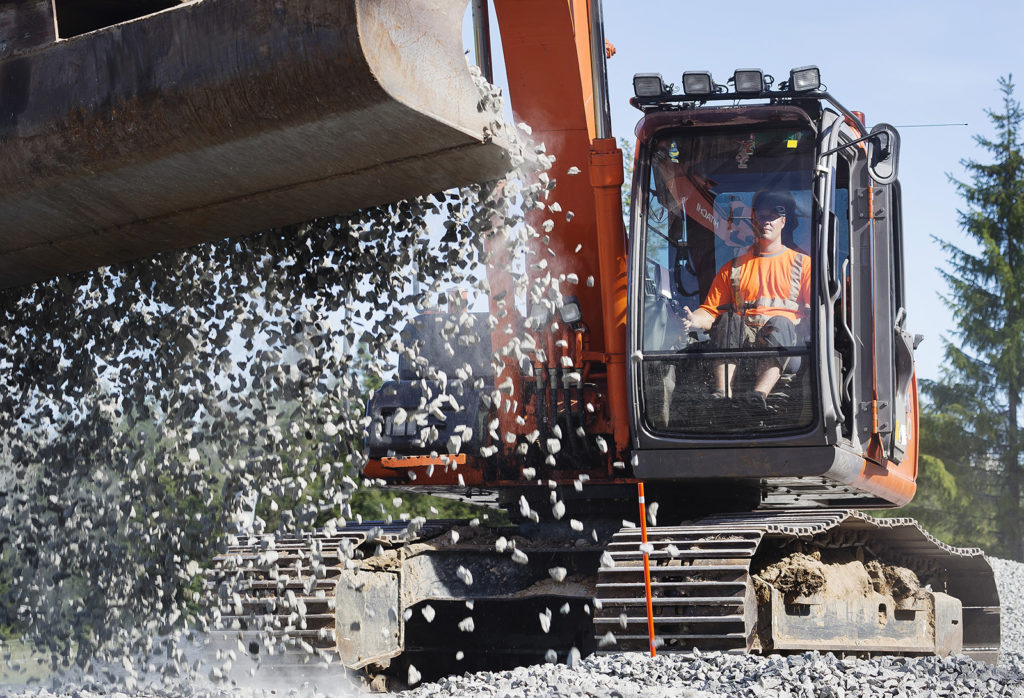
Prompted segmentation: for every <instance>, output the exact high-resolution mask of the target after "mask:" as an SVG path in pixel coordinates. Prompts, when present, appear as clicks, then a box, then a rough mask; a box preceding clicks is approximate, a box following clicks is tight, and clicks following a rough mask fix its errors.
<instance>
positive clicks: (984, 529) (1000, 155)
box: [921, 77, 1024, 560]
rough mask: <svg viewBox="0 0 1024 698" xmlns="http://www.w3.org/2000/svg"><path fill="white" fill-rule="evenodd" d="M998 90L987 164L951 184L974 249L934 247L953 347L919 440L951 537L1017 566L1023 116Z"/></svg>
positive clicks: (1023, 364) (1023, 328)
mask: <svg viewBox="0 0 1024 698" xmlns="http://www.w3.org/2000/svg"><path fill="white" fill-rule="evenodd" d="M999 85H1000V88H1001V91H1002V94H1003V105H1002V110H1001V111H999V112H994V111H987V114H988V116H989V118H990V119H991V120H992V122H993V125H994V126H995V132H996V137H995V139H988V138H985V137H982V136H976V137H975V141H976V142H977V143H978V145H980V146H981V147H982V148H984V149H985V150H987V151H988V152H989V153H990V154H991V155H992V162H991V163H981V162H976V161H973V160H965V161H963V162H962V165H963V166H964V168H965V169H966V171H967V172H968V174H969V176H970V179H969V181H959V180H956V179H953V178H951V179H952V181H953V182H954V183H955V184H956V186H957V189H958V191H959V192H960V195H961V196H962V197H963V198H964V202H965V204H966V207H965V208H964V209H963V210H961V211H960V212H959V224H960V227H961V229H962V230H963V231H964V233H965V234H966V235H967V236H968V237H970V238H971V239H972V240H973V242H974V243H975V246H974V247H972V248H964V247H960V246H958V245H955V244H954V243H952V242H949V241H947V240H941V239H940V240H938V242H939V244H940V245H941V246H942V249H943V250H944V251H945V252H946V254H947V256H948V263H949V269H947V270H942V273H943V276H944V278H945V280H946V283H947V284H948V286H949V293H948V294H947V295H945V296H943V299H944V300H945V301H946V302H947V303H948V305H949V307H950V308H951V310H952V311H953V313H954V314H955V318H956V323H957V329H956V331H955V336H956V338H957V339H958V340H959V343H958V344H955V343H953V342H950V341H946V359H947V363H946V368H945V369H944V371H943V376H942V379H941V380H940V381H938V382H934V383H933V382H925V383H923V388H924V393H925V395H926V397H927V398H928V400H929V401H930V408H929V409H927V410H925V415H924V420H923V423H922V429H921V432H922V435H923V439H924V440H923V442H922V450H923V452H925V453H929V454H932V455H934V456H937V457H938V458H941V459H942V461H944V462H945V464H946V469H945V471H946V473H947V475H950V476H951V477H952V478H953V480H954V484H955V483H961V486H960V487H959V488H955V489H954V490H953V491H955V492H957V495H956V496H952V497H951V498H950V499H949V500H948V501H945V502H944V503H945V505H946V506H949V507H951V510H950V511H947V512H946V514H947V517H948V518H950V519H954V518H960V519H962V520H961V521H958V522H956V523H955V525H954V524H953V523H951V524H950V532H951V534H954V535H955V537H957V538H958V540H959V538H961V537H964V536H969V537H972V538H973V539H974V540H975V541H977V542H981V541H985V540H989V545H990V550H992V551H993V552H996V553H997V554H1001V555H1006V556H1010V557H1013V558H1015V559H1018V560H1020V559H1024V549H1022V547H1021V546H1022V542H1021V533H1022V520H1021V519H1022V517H1021V505H1020V497H1021V486H1022V480H1024V470H1022V463H1021V435H1020V433H1021V427H1020V420H1019V414H1018V413H1019V408H1020V404H1021V399H1022V397H1024V148H1022V144H1021V125H1022V123H1024V111H1022V109H1021V106H1020V103H1019V102H1017V101H1016V100H1015V99H1014V98H1013V90H1014V85H1013V81H1012V77H1007V78H1002V79H1000V80H999ZM922 462H923V463H924V459H922ZM931 467H932V469H933V470H934V463H933V464H932V466H931ZM936 472H937V470H936ZM924 475H925V472H924V469H922V476H924ZM943 481H944V482H945V481H946V480H943ZM964 483H970V484H969V486H964ZM922 489H923V488H922ZM948 492H949V490H947V493H948ZM936 496H937V497H940V498H941V495H936Z"/></svg>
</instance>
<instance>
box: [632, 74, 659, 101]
mask: <svg viewBox="0 0 1024 698" xmlns="http://www.w3.org/2000/svg"><path fill="white" fill-rule="evenodd" d="M633 94H635V95H636V96H637V97H660V96H661V95H663V94H665V81H664V80H662V79H661V73H637V74H636V75H634V76H633Z"/></svg>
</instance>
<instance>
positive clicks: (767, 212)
mask: <svg viewBox="0 0 1024 698" xmlns="http://www.w3.org/2000/svg"><path fill="white" fill-rule="evenodd" d="M754 215H755V216H757V220H759V221H762V222H769V221H773V220H775V219H776V218H782V217H783V216H785V215H786V207H785V206H775V207H773V208H759V209H756V210H755V211H754Z"/></svg>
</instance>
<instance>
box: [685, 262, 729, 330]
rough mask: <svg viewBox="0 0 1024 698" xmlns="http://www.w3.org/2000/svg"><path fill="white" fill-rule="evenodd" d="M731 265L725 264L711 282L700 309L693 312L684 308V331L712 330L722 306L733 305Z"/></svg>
mask: <svg viewBox="0 0 1024 698" xmlns="http://www.w3.org/2000/svg"><path fill="white" fill-rule="evenodd" d="M731 266H732V265H731V264H725V265H723V266H722V268H721V269H719V270H718V274H716V275H715V280H714V281H712V282H711V288H710V289H708V294H707V295H706V296H705V297H704V302H703V303H702V304H701V306H700V307H699V308H697V309H696V310H693V311H691V310H690V308H689V307H684V308H683V329H684V330H685V331H687V332H688V331H690V330H691V329H696V330H705V331H706V330H710V329H711V325H712V324H714V322H715V318H717V317H718V314H719V312H720V310H718V309H720V308H721V306H722V305H723V304H726V303H732V302H733V301H732V286H730V284H729V275H730V268H731Z"/></svg>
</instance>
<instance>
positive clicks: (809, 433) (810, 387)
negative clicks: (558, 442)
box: [629, 74, 916, 508]
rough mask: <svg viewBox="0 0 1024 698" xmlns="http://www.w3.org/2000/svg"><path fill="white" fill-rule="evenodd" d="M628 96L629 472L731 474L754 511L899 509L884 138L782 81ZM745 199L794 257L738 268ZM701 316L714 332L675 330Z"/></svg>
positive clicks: (895, 266)
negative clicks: (773, 219) (632, 145)
mask: <svg viewBox="0 0 1024 698" xmlns="http://www.w3.org/2000/svg"><path fill="white" fill-rule="evenodd" d="M702 75H703V74H702ZM635 84H636V83H635ZM656 84H658V85H660V79H659V81H658V83H656ZM684 84H686V81H685V80H684ZM736 84H740V83H736ZM798 88H799V89H798ZM723 89H724V88H723ZM722 99H728V100H730V102H732V103H731V104H729V106H719V105H717V104H716V101H717V100H722ZM633 102H634V105H636V106H638V107H639V108H641V109H642V110H643V111H644V117H643V119H642V120H641V122H640V123H639V125H638V126H637V135H638V141H639V145H638V149H637V160H636V162H635V168H634V183H633V198H632V200H633V201H634V202H635V206H634V210H633V211H632V219H631V231H630V244H631V251H630V260H631V262H630V265H631V268H630V288H629V294H630V296H629V297H630V303H629V308H630V311H629V312H630V319H629V326H630V327H629V345H630V346H629V351H630V356H631V357H632V363H631V371H630V382H631V391H632V395H633V400H632V409H633V415H632V433H633V446H634V453H635V456H636V458H635V460H634V463H635V474H636V475H637V476H638V477H640V478H642V479H644V480H654V481H659V480H660V481H677V482H678V481H704V482H713V481H716V480H717V481H721V480H723V479H724V480H729V481H733V482H734V483H736V486H737V491H739V490H749V489H753V490H756V491H757V492H758V496H759V497H760V499H761V503H762V505H769V506H770V505H772V504H778V505H790V506H792V505H793V504H794V503H796V504H801V503H802V504H806V505H809V506H857V507H861V508H869V507H885V506H898V505H900V504H903V503H905V502H906V501H909V498H910V497H911V496H912V495H913V492H914V487H915V485H914V479H915V477H916V453H914V454H912V455H913V456H914V457H907V455H908V453H909V452H911V451H912V450H913V449H915V448H916V446H915V442H914V434H915V431H916V403H915V400H916V397H915V395H916V391H915V390H914V388H913V385H912V383H913V380H914V377H913V342H914V340H913V339H912V338H911V337H910V336H909V335H908V334H907V332H906V329H905V321H906V313H905V311H904V309H903V288H902V278H901V269H902V260H901V256H902V250H901V243H900V206H899V183H898V181H897V179H896V161H897V158H898V135H897V134H896V132H895V130H894V129H892V127H888V126H885V125H881V126H880V127H877V128H876V129H875V130H874V131H872V132H868V130H867V129H866V128H864V126H863V124H862V122H861V120H860V118H859V117H857V116H855V115H854V114H853V113H852V112H850V111H848V110H847V109H846V108H845V107H843V106H842V105H841V104H839V103H838V102H836V101H835V100H834V99H833V98H832V97H831V96H830V95H828V94H827V93H826V92H824V91H823V90H821V89H820V88H819V86H818V85H816V84H814V85H812V86H810V87H807V86H806V85H802V84H801V83H800V82H799V80H793V79H791V80H790V81H789V82H788V83H784V84H783V85H782V86H781V89H778V90H773V89H771V88H770V86H767V83H762V84H761V86H760V87H756V88H755V89H752V90H750V89H748V90H747V91H739V92H726V93H723V92H722V91H717V92H715V91H714V90H711V91H709V92H707V93H705V94H699V95H693V94H684V95H673V94H669V93H668V92H667V91H665V90H664V88H662V87H660V86H659V87H658V88H656V89H654V90H651V91H650V93H648V94H646V95H641V94H639V92H638V96H637V97H636V98H634V100H633ZM759 200H761V201H767V200H770V201H771V203H772V206H770V207H768V208H769V209H774V211H773V210H768V211H762V212H761V215H762V216H778V217H780V225H782V232H781V242H782V245H783V248H784V251H783V252H781V253H779V254H782V255H788V257H787V260H792V261H789V262H787V263H782V262H780V263H778V264H768V263H767V261H766V260H765V259H759V260H757V263H756V264H753V263H751V264H746V263H745V261H748V260H750V259H751V258H752V257H755V256H759V252H758V249H759V248H758V247H757V246H756V245H754V238H755V234H756V225H755V223H756V216H757V212H756V210H755V209H757V208H759V207H760V206H759V203H758V202H759ZM701 307H704V309H705V310H706V311H707V312H709V313H711V314H712V315H714V316H716V321H715V324H714V325H712V327H711V329H710V330H707V329H695V328H694V327H693V326H689V325H688V323H687V322H686V319H687V318H688V317H690V315H691V314H692V313H694V312H697V310H698V308H701ZM780 316H781V317H782V318H784V320H779V317H780ZM783 326H785V327H783ZM769 371H776V372H777V374H778V379H777V380H776V381H774V382H773V381H769V383H771V389H770V390H768V391H765V392H766V393H767V394H766V395H765V394H764V393H762V396H763V397H761V396H759V395H758V394H757V393H755V392H754V389H755V387H758V386H761V385H763V382H761V379H762V377H763V376H764V375H765V374H766V372H769ZM726 376H727V378H725V377H726ZM723 378H725V380H723ZM741 485H742V486H741Z"/></svg>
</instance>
